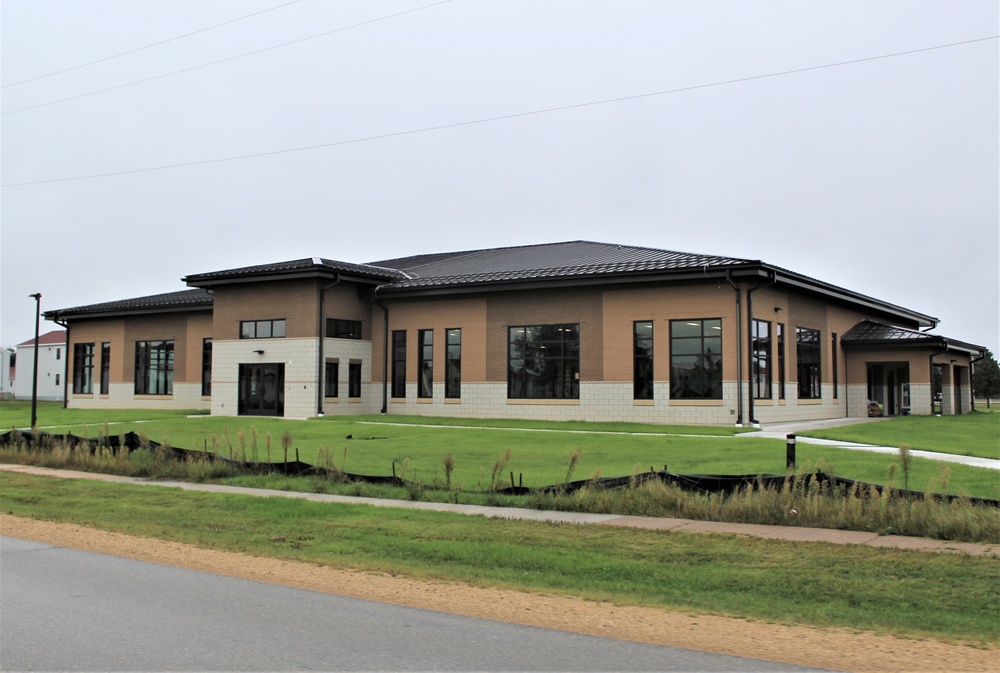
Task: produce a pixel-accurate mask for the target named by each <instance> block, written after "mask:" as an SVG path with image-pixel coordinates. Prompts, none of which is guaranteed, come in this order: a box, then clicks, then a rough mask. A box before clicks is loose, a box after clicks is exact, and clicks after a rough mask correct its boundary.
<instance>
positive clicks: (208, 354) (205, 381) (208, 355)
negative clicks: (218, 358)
mask: <svg viewBox="0 0 1000 673" xmlns="http://www.w3.org/2000/svg"><path fill="white" fill-rule="evenodd" d="M201 395H202V397H210V396H211V395H212V340H211V339H202V340H201Z"/></svg>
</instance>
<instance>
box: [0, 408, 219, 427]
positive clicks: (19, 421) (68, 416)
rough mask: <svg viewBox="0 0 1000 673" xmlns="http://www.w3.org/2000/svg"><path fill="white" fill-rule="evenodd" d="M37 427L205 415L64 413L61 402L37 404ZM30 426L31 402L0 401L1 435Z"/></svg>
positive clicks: (167, 411) (113, 411) (194, 412)
mask: <svg viewBox="0 0 1000 673" xmlns="http://www.w3.org/2000/svg"><path fill="white" fill-rule="evenodd" d="M36 412H37V418H38V427H39V428H42V429H47V428H50V427H65V426H80V427H82V426H84V425H87V424H94V425H101V424H103V423H105V422H111V423H125V422H133V423H134V422H138V421H148V420H153V419H182V418H185V417H187V416H191V415H199V414H207V413H208V412H207V411H197V410H193V409H180V410H178V409H64V408H63V406H62V402H38V403H37V408H36ZM30 425H31V402H30V401H25V400H4V401H0V433H2V432H6V431H8V430H10V429H12V428H27V427H29V426H30Z"/></svg>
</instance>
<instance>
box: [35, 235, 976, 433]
mask: <svg viewBox="0 0 1000 673" xmlns="http://www.w3.org/2000/svg"><path fill="white" fill-rule="evenodd" d="M183 281H184V282H185V283H186V284H187V285H188V287H189V288H191V289H188V290H183V291H179V292H172V293H168V294H161V295H155V296H150V297H140V298H134V299H125V300H120V301H113V302H108V303H103V304H94V305H89V306H79V307H75V308H67V309H59V310H55V311H48V312H46V313H45V317H46V318H48V319H49V320H55V321H56V322H58V323H59V324H61V325H63V326H65V327H66V329H67V332H68V334H69V337H68V338H69V341H68V343H69V349H70V352H69V355H70V357H69V360H68V361H67V363H66V370H65V371H66V374H65V378H66V379H67V380H69V381H70V382H71V385H70V386H69V388H68V389H67V393H66V403H67V405H68V406H71V407H96V406H109V407H140V406H142V407H148V406H156V407H174V408H191V409H194V408H201V409H210V410H211V413H212V414H214V415H267V416H286V417H295V418H303V417H309V416H316V415H320V414H345V413H379V412H388V413H401V414H420V415H436V416H464V417H502V418H543V419H557V420H602V421H636V422H647V423H685V424H717V425H731V424H740V425H749V424H756V423H776V422H783V421H792V420H807V419H825V418H837V417H846V416H867V415H868V414H869V413H885V414H890V415H894V414H907V413H912V414H930V413H934V396H935V394H936V393H941V394H942V396H943V403H942V404H941V412H942V413H945V414H956V413H963V412H966V411H968V410H970V409H971V408H972V391H971V377H970V371H971V369H970V364H971V362H972V361H974V360H975V359H976V358H978V357H981V356H982V354H983V351H984V349H983V348H982V347H980V346H976V345H972V344H968V343H963V342H960V341H956V340H954V339H949V338H946V337H942V336H938V335H933V334H930V333H929V332H928V331H927V330H929V329H931V328H934V327H935V326H936V325H937V320H936V319H935V318H933V317H930V316H928V315H925V314H923V313H919V312H917V311H914V310H911V309H908V308H903V307H900V306H895V305H893V304H890V303H888V302H884V301H881V300H879V299H875V298H873V297H868V296H865V295H863V294H860V293H857V292H853V291H851V290H847V289H844V288H840V287H837V286H835V285H831V284H829V283H826V282H823V281H820V280H816V279H813V278H809V277H807V276H804V275H801V274H798V273H795V272H792V271H788V270H786V269H782V268H779V267H776V266H773V265H770V264H767V263H764V262H762V261H759V260H746V259H736V258H729V257H717V256H711V255H695V254H687V253H678V252H670V251H665V250H656V249H651V248H641V247H632V246H622V245H613V244H604V243H593V242H587V241H573V242H566V243H554V244H546V245H531V246H522V247H511V248H499V249H488V250H473V251H464V252H453V253H440V254H429V255H418V256H414V257H406V258H401V259H392V260H383V261H379V262H374V263H370V264H351V263H345V262H339V261H334V260H329V259H320V258H312V259H300V260H295V261H289V262H280V263H274V264H265V265H258V266H249V267H243V268H237V269H226V270H222V271H213V272H208V273H199V274H193V275H189V276H187V277H185V278H184V279H183ZM19 358H20V356H19ZM936 375H937V376H936ZM935 378H937V379H938V380H939V381H940V383H939V384H935V383H934V381H935ZM935 386H937V387H938V388H939V389H938V390H935ZM870 410H873V411H870ZM875 410H877V411H875Z"/></svg>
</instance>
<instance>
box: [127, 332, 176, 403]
mask: <svg viewBox="0 0 1000 673" xmlns="http://www.w3.org/2000/svg"><path fill="white" fill-rule="evenodd" d="M173 393H174V342H173V341H136V342H135V394H136V395H172V394H173Z"/></svg>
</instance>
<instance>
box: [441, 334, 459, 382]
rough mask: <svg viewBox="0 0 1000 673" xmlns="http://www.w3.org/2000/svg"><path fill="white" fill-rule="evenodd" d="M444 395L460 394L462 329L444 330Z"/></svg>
mask: <svg viewBox="0 0 1000 673" xmlns="http://www.w3.org/2000/svg"><path fill="white" fill-rule="evenodd" d="M445 341H446V342H447V343H446V344H445V356H444V396H445V397H447V398H449V399H457V398H459V397H461V396H462V330H460V329H457V328H456V329H449V330H445Z"/></svg>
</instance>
